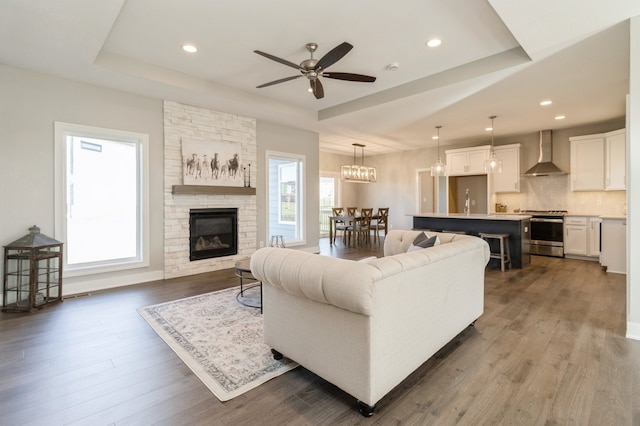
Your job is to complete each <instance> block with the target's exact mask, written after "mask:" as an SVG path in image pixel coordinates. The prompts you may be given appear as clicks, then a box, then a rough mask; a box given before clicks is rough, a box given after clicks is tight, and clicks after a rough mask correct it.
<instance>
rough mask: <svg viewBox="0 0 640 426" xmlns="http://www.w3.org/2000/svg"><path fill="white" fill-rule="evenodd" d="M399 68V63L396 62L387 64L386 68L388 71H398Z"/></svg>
mask: <svg viewBox="0 0 640 426" xmlns="http://www.w3.org/2000/svg"><path fill="white" fill-rule="evenodd" d="M399 68H400V64H399V63H397V62H394V63H392V64H389V65H387V69H388V70H389V71H398V69H399Z"/></svg>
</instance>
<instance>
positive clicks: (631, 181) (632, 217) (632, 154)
mask: <svg viewBox="0 0 640 426" xmlns="http://www.w3.org/2000/svg"><path fill="white" fill-rule="evenodd" d="M629 56H630V70H629V76H630V90H629V110H628V115H627V126H628V133H627V135H628V136H629V138H628V140H627V152H628V154H627V184H628V185H629V190H628V191H627V193H628V195H627V206H628V210H627V218H628V220H627V269H628V270H627V337H630V338H633V339H637V340H640V265H639V264H637V263H635V262H634V260H636V261H637V259H640V172H638V169H637V168H636V169H634V168H633V166H635V165H638V164H640V16H636V17H635V18H632V19H631V45H630V55H629Z"/></svg>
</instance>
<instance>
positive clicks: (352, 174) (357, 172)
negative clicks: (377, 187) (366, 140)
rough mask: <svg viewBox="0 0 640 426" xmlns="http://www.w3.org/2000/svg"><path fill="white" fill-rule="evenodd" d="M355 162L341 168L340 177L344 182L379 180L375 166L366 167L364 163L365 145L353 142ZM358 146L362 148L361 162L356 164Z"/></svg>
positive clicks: (371, 181)
mask: <svg viewBox="0 0 640 426" xmlns="http://www.w3.org/2000/svg"><path fill="white" fill-rule="evenodd" d="M351 145H353V164H351V165H345V166H342V167H341V168H340V179H341V180H342V181H344V182H354V183H373V182H376V180H377V173H376V168H375V167H365V165H364V147H365V145H362V144H359V143H353V144H351ZM356 148H360V149H361V152H362V155H361V164H356Z"/></svg>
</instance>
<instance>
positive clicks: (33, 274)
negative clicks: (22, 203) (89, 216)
mask: <svg viewBox="0 0 640 426" xmlns="http://www.w3.org/2000/svg"><path fill="white" fill-rule="evenodd" d="M62 244H63V243H61V242H60V241H57V240H54V239H53V238H51V237H47V236H46V235H44V234H41V233H40V228H38V227H37V226H35V225H34V226H32V227H31V228H29V234H27V235H25V236H24V237H22V238H20V239H18V240H16V241H14V242H12V243H11V244H7V245H6V246H4V287H3V299H2V310H3V311H6V312H24V311H33V310H36V309H38V308H41V307H43V306H45V305H47V304H49V303H53V302H61V301H62Z"/></svg>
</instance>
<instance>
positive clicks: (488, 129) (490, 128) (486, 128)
mask: <svg viewBox="0 0 640 426" xmlns="http://www.w3.org/2000/svg"><path fill="white" fill-rule="evenodd" d="M484 130H486V131H487V132H490V131H492V130H493V127H485V128H484Z"/></svg>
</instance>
